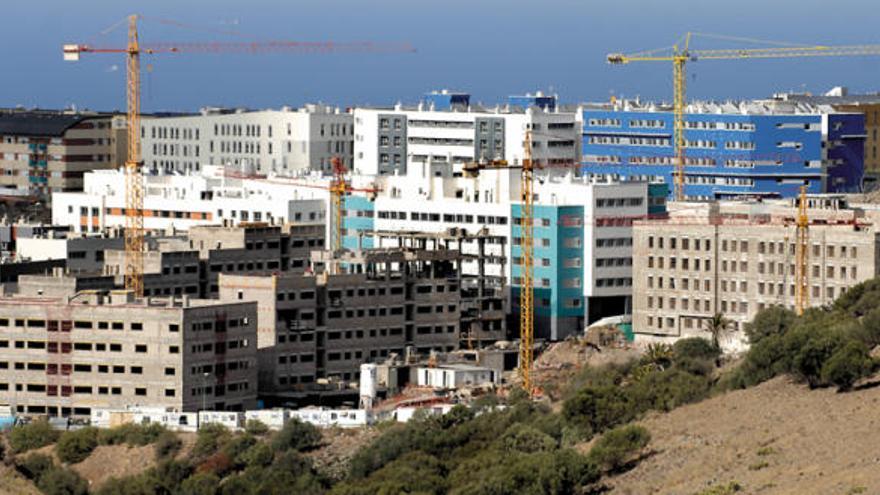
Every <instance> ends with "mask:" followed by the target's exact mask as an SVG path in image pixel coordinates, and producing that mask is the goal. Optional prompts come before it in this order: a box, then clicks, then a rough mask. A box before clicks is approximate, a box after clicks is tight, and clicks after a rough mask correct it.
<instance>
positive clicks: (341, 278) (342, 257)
mask: <svg viewBox="0 0 880 495" xmlns="http://www.w3.org/2000/svg"><path fill="white" fill-rule="evenodd" d="M312 262H313V264H314V266H315V270H316V271H317V272H318V275H314V276H313V275H308V276H295V275H292V274H281V275H276V276H236V275H225V274H224V275H221V277H220V298H221V300H223V301H248V300H254V301H257V302H258V304H259V309H258V313H259V335H260V337H259V339H258V342H259V354H260V392H261V394H266V395H274V396H284V395H286V394H287V395H289V396H294V395H295V394H296V393H299V392H304V391H309V390H314V389H316V388H319V387H317V385H318V382H322V383H323V384H324V385H326V383H327V382H331V383H336V384H339V385H340V386H341V388H346V387H347V386H354V385H355V384H356V383H357V380H358V378H359V372H360V365H361V364H362V363H365V362H378V361H382V360H384V359H386V358H387V357H389V356H390V355H393V354H397V355H401V356H402V355H404V354H405V353H406V352H407V348H411V349H412V350H414V351H415V352H419V353H422V354H425V355H427V354H428V353H430V352H431V351H432V350H436V351H451V350H454V349H456V348H458V346H459V344H460V341H461V327H460V318H461V314H462V307H463V305H464V304H465V303H466V302H467V303H470V302H471V300H470V299H469V298H468V297H469V296H470V294H469V293H468V292H467V291H464V290H462V279H461V276H460V275H459V274H460V267H461V254H460V253H459V252H458V251H457V250H453V249H439V250H422V249H405V248H395V249H371V250H364V251H341V252H336V253H333V252H329V251H320V252H314V253H313V257H312ZM336 267H338V268H336ZM323 268H326V270H324V269H323ZM465 296H468V297H465Z"/></svg>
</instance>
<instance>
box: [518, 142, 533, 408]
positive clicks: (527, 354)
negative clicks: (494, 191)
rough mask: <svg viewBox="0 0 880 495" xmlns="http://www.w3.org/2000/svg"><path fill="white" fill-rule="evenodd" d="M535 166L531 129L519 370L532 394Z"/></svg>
mask: <svg viewBox="0 0 880 495" xmlns="http://www.w3.org/2000/svg"><path fill="white" fill-rule="evenodd" d="M534 178H535V177H534V167H533V163H532V131H531V129H527V130H526V136H525V142H524V144H523V161H522V185H521V186H520V199H521V204H520V209H521V211H520V231H521V235H520V237H521V238H522V242H521V248H522V271H521V273H520V275H521V279H522V282H521V283H520V288H519V329H520V330H519V333H520V341H519V373H520V378H521V379H522V387H523V390H525V391H526V393H528V394H529V395H531V394H532V376H531V375H532V361H533V359H534V342H535V314H534V312H535V285H534V268H533V267H534V261H535V260H534V249H535V241H534V236H533V234H534V231H533V229H532V227H533V224H534V211H533V208H532V207H533V206H534V204H533V201H534V197H535V196H534V193H533V191H532V188H533V185H534Z"/></svg>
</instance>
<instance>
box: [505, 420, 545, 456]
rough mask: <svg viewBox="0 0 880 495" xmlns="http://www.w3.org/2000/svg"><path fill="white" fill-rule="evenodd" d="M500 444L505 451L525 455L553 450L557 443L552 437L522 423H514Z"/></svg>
mask: <svg viewBox="0 0 880 495" xmlns="http://www.w3.org/2000/svg"><path fill="white" fill-rule="evenodd" d="M500 442H501V446H502V448H503V449H504V450H505V451H508V452H509V451H518V452H524V453H526V454H530V453H532V452H542V451H547V450H555V449H556V447H557V442H556V440H554V439H553V437H551V436H550V435H548V434H546V433H544V432H542V431H540V430H538V429H536V428H534V427H533V426H531V425H527V424H523V423H516V424H514V425H513V426H511V427H510V428H508V429H507V431H506V432H504V435H503V436H502V437H501V439H500Z"/></svg>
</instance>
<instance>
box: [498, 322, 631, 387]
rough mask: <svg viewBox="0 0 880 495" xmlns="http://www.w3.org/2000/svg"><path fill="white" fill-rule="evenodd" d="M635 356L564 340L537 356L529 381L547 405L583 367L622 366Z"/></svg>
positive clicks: (583, 341)
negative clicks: (546, 400) (541, 393)
mask: <svg viewBox="0 0 880 495" xmlns="http://www.w3.org/2000/svg"><path fill="white" fill-rule="evenodd" d="M639 354H640V352H639V351H638V350H636V349H632V348H616V347H601V348H599V347H596V346H594V345H591V344H590V343H589V342H588V341H587V340H586V339H582V338H573V339H568V340H565V341H562V342H556V343H554V344H550V345H549V346H548V347H547V348H546V349H545V350H544V351H543V352H541V354H540V355H538V356H537V358H536V359H535V365H534V367H533V369H532V380H533V381H534V383H535V384H536V385H537V386H538V387H539V388H540V389H541V390H542V391H543V393H544V395H545V396H546V397H547V398H548V399H549V400H550V401H551V402H553V403H556V402H558V401H559V400H560V399H561V397H562V393H563V391H564V388H565V385H566V384H568V383H569V379H570V378H571V377H573V376H574V375H575V374H576V373H577V372H578V371H579V370H580V369H581V368H583V367H584V366H586V365H590V366H602V365H605V364H609V363H623V362H626V361H628V360H630V359H635V358H637V357H638V356H639ZM514 381H515V382H516V377H514Z"/></svg>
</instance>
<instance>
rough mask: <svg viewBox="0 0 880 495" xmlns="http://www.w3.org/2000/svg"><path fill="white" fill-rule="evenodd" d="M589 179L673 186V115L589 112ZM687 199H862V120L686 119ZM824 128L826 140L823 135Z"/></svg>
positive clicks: (819, 117)
mask: <svg viewBox="0 0 880 495" xmlns="http://www.w3.org/2000/svg"><path fill="white" fill-rule="evenodd" d="M583 118H584V127H583V165H584V172H585V173H590V174H597V175H609V174H610V175H616V176H618V177H621V178H641V179H649V180H663V181H665V182H666V183H667V184H671V183H672V172H673V165H672V163H673V161H672V156H673V146H672V142H673V123H672V113H670V112H652V111H647V110H641V111H617V110H607V109H586V110H584V112H583ZM685 121H686V129H685V139H686V141H687V148H686V157H687V163H686V169H685V189H684V192H685V195H686V196H691V197H699V198H718V199H721V198H729V197H736V196H742V195H747V196H766V197H791V196H795V195H797V194H798V192H799V188H800V186H801V185H804V184H806V185H807V186H808V191H809V192H810V193H823V192H856V191H858V190H859V189H860V187H861V180H862V174H863V171H864V140H865V122H864V116H863V115H862V114H842V113H841V114H827V115H820V114H801V115H793V114H733V113H723V114H721V113H697V114H688V115H686V116H685ZM823 129H825V130H827V135H823Z"/></svg>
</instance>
